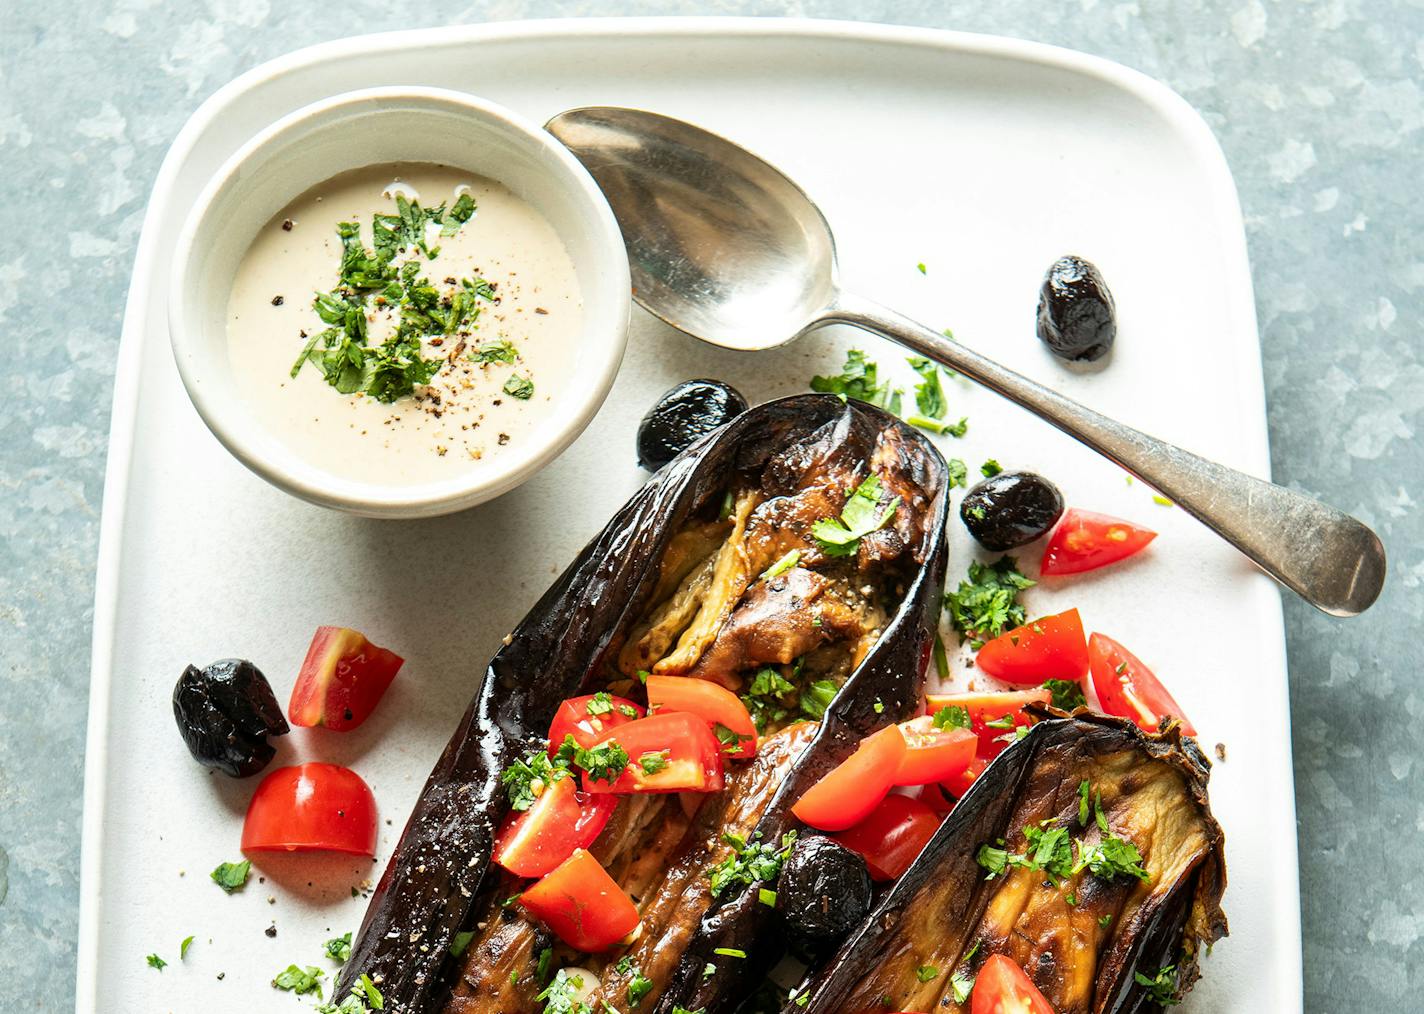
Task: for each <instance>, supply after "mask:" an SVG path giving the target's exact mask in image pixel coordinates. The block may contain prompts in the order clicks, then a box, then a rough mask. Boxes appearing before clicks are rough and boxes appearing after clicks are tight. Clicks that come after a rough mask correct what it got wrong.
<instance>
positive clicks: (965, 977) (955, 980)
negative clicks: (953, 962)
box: [949, 970, 975, 1004]
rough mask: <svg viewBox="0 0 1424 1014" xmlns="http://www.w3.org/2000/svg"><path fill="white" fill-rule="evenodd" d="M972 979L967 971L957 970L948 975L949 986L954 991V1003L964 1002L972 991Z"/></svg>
mask: <svg viewBox="0 0 1424 1014" xmlns="http://www.w3.org/2000/svg"><path fill="white" fill-rule="evenodd" d="M974 979H975V977H974V976H973V975H970V974H969V973H968V972H967V971H963V970H961V971H958V972H955V973H954V974H953V975H951V976H950V977H949V988H950V990H952V991H953V993H954V1002H955V1003H960V1004H962V1003H964V1002H965V1001H967V1000H968V999H969V997H970V996H971V995H972V994H973V992H974Z"/></svg>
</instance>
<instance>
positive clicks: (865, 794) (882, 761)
mask: <svg viewBox="0 0 1424 1014" xmlns="http://www.w3.org/2000/svg"><path fill="white" fill-rule="evenodd" d="M904 757H905V737H904V736H903V735H901V733H900V728H899V726H895V725H891V726H888V727H886V728H884V729H881V730H880V731H879V732H877V733H874V734H873V735H870V736H867V737H866V738H865V739H864V740H862V741H861V743H860V746H859V747H857V748H856V751H855V753H853V754H851V755H850V756H849V757H847V758H846V759H845V760H843V761H841V762H840V764H838V765H836V767H834V768H832V769H831V770H830V771H829V772H828V773H827V774H826V775H825V776H823V777H822V778H821V780H820V781H819V782H817V783H816V784H815V785H813V786H811V787H810V788H809V789H807V790H806V792H805V793H804V794H803V795H802V796H801V798H800V799H798V800H797V801H796V803H795V804H794V805H793V806H792V807H791V812H792V813H794V814H795V815H796V817H797V819H798V820H801V821H802V822H804V823H807V824H810V825H811V826H812V827H816V828H820V829H821V830H822V831H844V830H845V829H846V828H848V827H851V826H853V825H855V824H859V823H860V822H861V821H862V820H864V819H865V818H866V817H868V816H870V811H872V810H874V809H875V807H876V806H877V805H879V803H880V801H881V800H882V799H884V798H885V796H886V793H888V792H889V791H890V788H891V786H893V785H894V784H895V776H896V775H897V774H898V773H899V771H900V762H901V761H902V760H903V759H904Z"/></svg>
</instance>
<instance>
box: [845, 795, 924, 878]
mask: <svg viewBox="0 0 1424 1014" xmlns="http://www.w3.org/2000/svg"><path fill="white" fill-rule="evenodd" d="M939 822H940V815H939V814H937V813H935V812H934V810H933V809H932V808H931V807H930V806H929V805H928V804H927V803H923V802H921V801H920V800H918V799H911V798H910V797H909V796H900V795H894V794H891V795H889V796H886V797H885V798H884V799H882V800H881V801H880V805H879V806H877V807H876V808H875V809H874V810H871V811H870V816H868V817H866V818H865V819H864V820H862V821H861V822H860V823H858V824H856V825H855V826H854V827H850V828H847V829H846V830H844V831H841V832H840V833H839V834H835V835H832V837H834V838H835V840H836V841H838V842H840V843H841V844H842V845H844V846H845V847H846V848H848V849H851V850H853V851H855V852H859V853H860V854H861V855H862V856H864V857H865V865H866V868H867V869H869V870H870V876H871V878H872V879H875V880H894V879H895V878H896V877H898V876H899V875H900V874H902V873H904V872H905V871H906V870H907V869H909V868H910V863H912V862H914V861H915V857H916V856H917V855H919V854H920V852H921V850H923V849H924V847H925V843H926V842H928V841H929V840H930V839H931V838H933V837H934V833H935V832H936V831H938V830H939Z"/></svg>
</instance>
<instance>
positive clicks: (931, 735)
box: [895, 715, 979, 785]
mask: <svg viewBox="0 0 1424 1014" xmlns="http://www.w3.org/2000/svg"><path fill="white" fill-rule="evenodd" d="M900 734H901V735H902V736H904V737H905V756H904V757H903V758H902V759H901V761H900V767H899V769H898V770H897V771H896V773H895V784H896V785H928V784H930V783H931V782H942V781H944V780H945V779H946V778H952V777H953V776H955V775H957V774H959V772H961V771H963V770H964V766H965V765H966V764H968V763H969V762H970V761H971V760H972V759H973V758H974V750H975V747H976V745H977V744H978V742H979V739H978V737H977V736H975V735H974V733H973V732H971V731H970V730H968V729H936V728H935V727H934V719H933V718H932V717H931V716H929V715H921V716H920V717H919V718H912V719H910V720H909V721H908V722H901V723H900Z"/></svg>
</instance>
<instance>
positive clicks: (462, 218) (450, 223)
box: [440, 194, 475, 236]
mask: <svg viewBox="0 0 1424 1014" xmlns="http://www.w3.org/2000/svg"><path fill="white" fill-rule="evenodd" d="M474 213H475V199H474V198H473V197H471V196H470V195H469V194H461V195H460V196H459V197H457V198H455V203H454V204H452V205H451V206H450V210H449V211H448V212H447V213H446V215H445V224H444V226H443V227H442V228H441V230H440V235H441V236H453V235H455V233H457V232H459V231H460V226H462V225H464V224H465V223H466V222H468V221H469V220H470V217H471V216H472V215H474Z"/></svg>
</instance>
